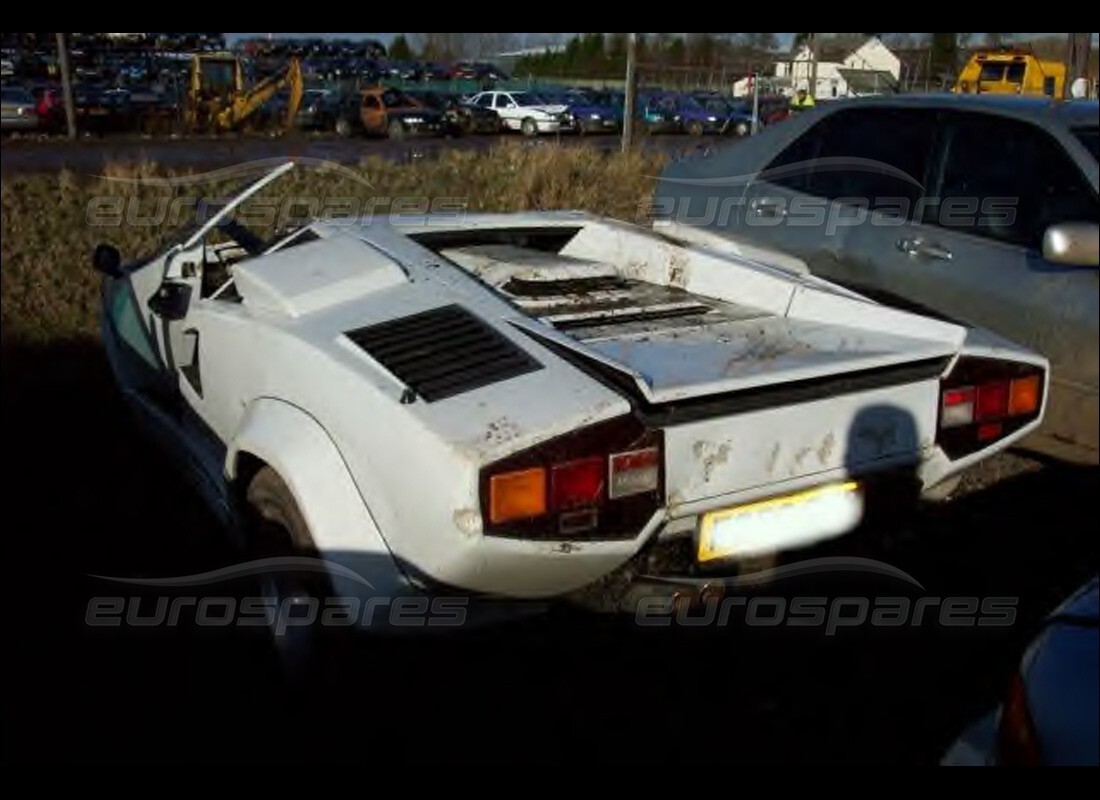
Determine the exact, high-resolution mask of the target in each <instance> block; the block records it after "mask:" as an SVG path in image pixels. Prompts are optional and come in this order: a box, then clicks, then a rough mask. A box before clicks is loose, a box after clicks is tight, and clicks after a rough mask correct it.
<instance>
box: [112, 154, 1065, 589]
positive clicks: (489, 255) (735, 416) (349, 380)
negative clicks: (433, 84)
mask: <svg viewBox="0 0 1100 800" xmlns="http://www.w3.org/2000/svg"><path fill="white" fill-rule="evenodd" d="M292 167H293V165H292V164H289V165H284V166H281V167H279V168H278V169H277V170H275V171H274V172H272V173H270V174H268V175H267V176H265V177H263V178H262V179H260V180H259V181H257V182H255V183H254V184H253V185H251V186H250V187H248V188H247V189H246V190H245V191H244V192H242V193H241V194H240V195H239V196H237V197H236V198H235V199H233V200H232V201H231V202H229V203H228V204H226V205H225V206H224V207H223V208H222V210H221V211H220V212H219V213H218V214H216V215H214V216H213V217H212V218H211V219H209V220H207V221H205V222H204V223H203V224H201V225H196V226H194V227H192V228H191V229H190V230H188V231H186V232H184V233H183V234H181V235H179V236H178V237H177V238H176V240H175V241H174V242H172V243H171V244H170V245H169V246H168V247H167V249H165V250H164V252H161V253H159V254H158V255H156V256H154V257H152V258H146V259H144V260H141V261H137V262H134V263H132V264H127V263H125V262H124V261H123V260H122V258H121V256H120V254H119V252H118V251H117V250H116V249H114V248H113V247H111V246H109V245H100V246H99V247H98V248H97V250H96V253H95V255H94V257H93V261H94V265H95V267H96V269H98V270H99V271H100V272H102V273H103V274H104V276H105V280H104V290H103V300H104V309H103V310H104V313H103V342H104V346H105V349H106V352H107V354H108V357H109V360H110V364H111V366H112V369H113V372H114V374H115V376H116V378H117V382H118V384H119V386H120V388H121V391H122V393H123V395H124V396H125V398H126V399H127V400H128V401H129V402H130V403H131V404H132V406H133V407H134V408H135V409H137V411H138V414H137V416H138V417H139V418H140V419H141V420H142V421H144V423H146V424H147V425H148V427H149V428H150V429H151V430H152V431H153V432H155V434H156V436H157V438H158V439H160V440H162V441H165V442H167V443H168V449H169V451H170V452H172V453H174V454H175V455H177V456H179V457H180V461H181V464H183V465H184V466H185V467H186V471H187V472H188V473H189V474H190V475H191V477H192V478H193V479H194V480H195V482H196V484H197V486H198V487H199V489H200V491H201V493H202V495H203V496H204V497H205V499H206V500H207V501H208V502H209V504H210V505H211V507H212V508H213V509H214V510H215V511H216V512H217V514H218V515H219V516H220V518H221V519H223V520H224V521H225V523H226V524H227V529H228V530H230V531H232V532H233V534H234V535H239V536H240V539H241V541H242V542H243V543H244V544H246V545H247V546H249V547H250V548H254V549H253V551H252V552H255V553H262V554H266V555H270V554H277V553H282V554H291V555H293V554H302V555H310V556H312V557H314V558H319V559H322V560H323V563H324V564H326V565H328V567H326V569H327V571H328V574H327V575H325V580H326V585H327V586H329V587H330V590H331V591H334V592H336V593H338V594H340V595H343V596H347V595H352V596H363V595H386V596H398V595H401V596H404V595H415V596H417V597H432V596H438V593H439V592H456V591H457V592H465V593H468V594H469V596H474V597H495V598H510V599H534V598H550V597H555V596H559V595H563V594H566V593H569V592H572V591H573V590H577V589H579V588H581V587H585V586H586V585H589V584H591V583H592V582H595V581H598V580H599V579H601V578H604V577H606V576H608V575H609V574H611V573H615V572H616V571H618V570H620V568H623V567H624V566H626V565H627V564H628V563H630V562H631V561H632V560H633V559H636V558H640V557H641V556H642V555H643V554H644V553H645V552H646V551H647V549H648V548H650V547H652V546H654V545H655V543H657V542H661V541H668V540H670V539H676V540H678V541H680V542H681V543H683V542H690V543H691V544H690V548H691V552H692V553H693V558H694V559H695V562H696V563H697V564H698V565H699V566H701V567H705V568H712V569H716V570H720V569H722V568H723V567H724V566H728V565H733V564H736V563H737V561H738V560H739V559H745V558H747V557H754V556H760V555H762V554H769V553H774V552H780V551H789V550H791V549H793V548H799V547H802V546H806V545H809V544H812V543H815V542H818V541H821V540H825V539H828V538H830V537H836V536H840V535H842V534H845V533H847V532H849V531H852V530H853V529H855V528H856V527H857V526H859V525H860V523H861V520H863V519H864V517H865V515H866V514H867V511H868V508H869V507H870V506H871V504H873V503H874V501H875V498H876V496H877V493H878V492H879V491H884V487H886V486H887V485H889V486H891V487H893V488H896V487H897V486H899V485H903V486H907V487H909V488H910V489H911V490H912V494H913V496H914V497H916V496H918V495H920V494H921V493H934V492H936V491H942V488H943V487H944V486H945V485H949V484H950V482H951V481H952V479H954V478H955V477H956V476H957V475H958V473H959V472H960V471H962V470H964V469H966V468H967V467H969V466H971V465H973V464H974V463H975V462H977V461H979V460H981V459H983V458H986V457H987V456H989V455H990V454H992V453H994V452H996V451H999V450H1001V449H1003V448H1005V447H1006V446H1008V445H1009V444H1011V443H1012V442H1014V441H1016V440H1018V439H1020V438H1021V437H1023V436H1025V435H1026V434H1028V433H1029V432H1030V431H1032V430H1033V429H1034V428H1035V427H1036V426H1037V425H1038V424H1039V422H1040V419H1041V417H1042V415H1043V410H1044V404H1045V400H1046V394H1047V382H1048V369H1047V362H1046V360H1045V359H1044V358H1042V357H1041V356H1038V355H1036V354H1034V353H1031V352H1028V351H1026V350H1024V349H1021V348H1018V347H1016V346H1014V345H1012V344H1011V343H1008V342H1005V341H1003V340H1001V339H998V338H996V337H994V336H992V335H990V334H986V333H983V332H980V331H973V330H967V329H965V328H963V327H959V326H956V325H954V324H949V323H946V322H943V321H939V320H935V319H931V318H926V317H923V316H917V315H914V314H912V313H908V312H903V311H899V310H895V309H892V308H888V307H885V306H883V305H880V304H877V303H875V302H872V301H870V300H868V299H866V298H863V297H861V296H859V295H856V294H854V293H852V292H850V291H847V290H844V289H840V288H837V287H835V286H833V285H831V284H829V283H827V282H825V281H823V280H821V279H818V278H815V277H813V276H811V275H808V274H803V273H800V272H799V271H798V270H796V269H792V268H790V265H788V264H785V263H784V262H783V259H782V257H780V256H778V255H776V256H775V258H771V259H769V256H768V253H767V252H764V251H755V250H754V251H749V250H744V249H740V248H738V247H737V245H735V244H733V243H730V242H728V241H726V240H723V239H720V238H717V237H714V236H713V235H712V234H705V233H703V232H691V231H690V230H688V229H686V228H685V229H676V228H669V229H667V230H660V229H652V228H646V227H641V226H636V225H632V224H627V223H623V222H619V221H615V220H611V219H603V218H598V217H594V216H591V215H588V214H584V213H578V212H555V213H518V214H485V215H473V214H469V215H465V216H464V217H463V216H462V215H456V214H448V215H447V218H446V219H443V218H436V217H433V216H431V215H427V216H422V217H419V218H416V219H409V220H404V221H395V220H392V219H391V220H389V221H376V222H371V223H369V224H368V223H363V222H361V221H360V222H356V223H350V222H342V223H340V222H336V221H328V222H323V221H313V222H309V223H308V224H304V225H300V226H298V227H296V228H294V229H293V230H288V231H284V232H283V233H281V234H280V235H278V236H276V237H274V238H272V239H269V240H264V239H262V238H261V237H259V236H258V235H257V234H256V233H255V232H253V231H252V230H250V229H248V228H246V227H245V226H243V225H241V224H240V223H239V222H237V221H236V217H237V216H239V215H235V214H234V213H233V210H234V208H236V207H238V206H239V205H240V204H241V203H242V202H244V201H245V200H246V199H247V198H248V197H249V196H251V195H253V194H254V193H255V192H258V191H260V190H261V189H262V188H263V187H264V186H266V185H268V184H269V183H270V182H271V181H272V180H274V179H275V178H277V177H278V176H279V175H281V174H283V173H285V172H286V171H287V170H288V169H291V168H292ZM893 488H892V489H891V491H893Z"/></svg>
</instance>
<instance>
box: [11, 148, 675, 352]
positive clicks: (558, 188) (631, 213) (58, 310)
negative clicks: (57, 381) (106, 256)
mask: <svg viewBox="0 0 1100 800" xmlns="http://www.w3.org/2000/svg"><path fill="white" fill-rule="evenodd" d="M660 168H661V157H660V156H657V155H653V154H643V153H632V154H628V155H622V154H618V153H614V154H606V153H601V152H599V151H596V150H594V149H590V148H583V147H571V148H561V147H556V146H552V145H549V146H541V147H524V146H519V145H514V144H509V145H506V146H502V147H499V148H496V149H495V150H493V151H492V152H490V153H476V152H471V151H447V152H445V153H444V154H443V155H442V156H441V157H440V158H439V159H437V160H425V161H420V162H414V163H412V164H394V163H392V162H388V161H384V160H381V159H368V160H365V161H363V162H362V163H361V164H360V165H359V166H358V167H357V168H355V172H357V173H358V174H360V175H362V176H363V177H365V178H366V180H367V181H368V182H369V184H370V186H369V188H368V187H367V186H365V185H364V184H363V183H361V182H360V181H357V180H354V179H353V178H352V177H350V176H348V175H347V174H346V173H342V172H341V171H335V172H330V171H322V170H315V169H310V168H307V169H305V170H302V171H301V174H300V175H295V176H291V177H289V178H288V179H286V180H283V181H279V182H276V184H274V185H273V187H272V190H271V192H269V193H267V195H266V196H267V197H278V196H299V197H301V196H319V197H333V196H341V197H355V198H359V199H360V200H365V199H367V198H368V197H371V196H374V197H376V198H377V197H389V198H392V197H410V196H426V197H429V198H440V197H447V198H459V197H460V198H465V202H466V207H467V208H468V209H469V210H471V211H519V210H545V209H559V208H577V209H584V210H588V211H592V212H595V213H599V214H605V215H608V216H613V217H619V218H622V219H634V218H635V216H636V214H637V210H638V208H639V207H640V205H641V204H642V203H643V202H644V201H645V199H646V198H647V197H649V196H650V195H651V193H652V190H653V176H655V175H656V174H657V173H658V172H659V170H660ZM105 174H106V176H107V177H108V178H126V179H132V178H140V177H157V176H159V177H174V176H180V175H187V174H188V173H187V172H170V171H163V170H161V169H160V168H158V166H157V165H155V164H140V165H136V166H134V165H131V166H126V167H120V166H114V167H110V168H108V169H107V170H106V172H105ZM239 185H241V181H240V179H239V178H238V179H236V180H235V181H230V182H227V183H223V184H217V183H214V184H211V183H188V184H186V185H181V186H171V187H164V186H151V185H148V184H139V183H134V182H131V181H115V180H108V179H104V178H90V177H84V176H77V175H75V174H73V173H71V172H67V171H65V172H62V173H60V174H58V175H26V176H14V177H10V178H7V177H6V178H4V180H3V182H2V184H0V205H2V211H0V224H2V230H0V319H2V326H0V333H2V337H3V340H4V343H5V345H7V344H11V343H13V342H16V341H18V342H27V343H44V342H48V341H51V340H57V339H68V338H72V337H78V336H83V335H88V334H91V335H95V333H96V328H97V314H98V309H97V306H98V286H99V281H98V276H97V275H96V273H94V272H93V270H92V269H91V267H90V265H89V256H90V254H91V251H92V249H93V248H94V247H95V245H96V244H97V243H99V242H101V241H106V242H110V243H111V244H114V245H115V246H117V247H118V248H119V249H120V250H121V251H122V253H123V256H124V258H139V257H142V256H145V255H150V254H152V253H153V252H155V250H156V248H157V247H158V246H159V245H160V244H161V243H162V242H163V241H164V240H165V239H166V238H167V237H168V236H170V235H171V233H172V229H171V227H170V226H168V225H156V226H148V225H145V226H142V225H123V226H121V227H108V228H104V227H101V226H98V227H97V226H94V225H91V224H89V209H90V207H91V206H90V203H91V201H92V199H93V198H95V197H119V196H122V197H126V198H134V199H136V201H137V208H138V209H140V213H141V214H152V213H153V212H154V211H155V210H156V209H157V207H158V203H160V204H163V203H165V202H166V201H167V199H170V198H172V197H180V196H188V197H198V196H211V195H213V196H223V197H224V196H227V195H229V194H231V193H232V192H233V191H234V189H235V188H236V187H238V186H239ZM384 208H385V206H384V205H382V204H380V205H378V206H377V210H384Z"/></svg>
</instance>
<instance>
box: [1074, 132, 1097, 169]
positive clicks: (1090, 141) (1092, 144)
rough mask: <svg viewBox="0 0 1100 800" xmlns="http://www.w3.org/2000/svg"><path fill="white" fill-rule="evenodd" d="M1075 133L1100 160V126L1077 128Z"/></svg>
mask: <svg viewBox="0 0 1100 800" xmlns="http://www.w3.org/2000/svg"><path fill="white" fill-rule="evenodd" d="M1073 135H1074V136H1076V137H1077V138H1078V140H1079V141H1080V142H1081V144H1083V145H1084V146H1085V149H1086V150H1088V151H1089V152H1090V153H1092V157H1093V158H1095V159H1096V160H1097V161H1100V128H1075V129H1074V131H1073Z"/></svg>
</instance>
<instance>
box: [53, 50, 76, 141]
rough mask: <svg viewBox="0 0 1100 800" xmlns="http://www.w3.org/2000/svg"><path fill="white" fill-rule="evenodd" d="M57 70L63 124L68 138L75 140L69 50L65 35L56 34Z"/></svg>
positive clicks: (74, 110)
mask: <svg viewBox="0 0 1100 800" xmlns="http://www.w3.org/2000/svg"><path fill="white" fill-rule="evenodd" d="M57 68H58V71H60V72H61V95H62V97H63V99H64V101H65V123H66V125H67V126H68V129H69V138H70V139H75V138H76V109H75V108H74V107H73V81H72V78H71V77H70V75H69V48H68V47H66V46H65V34H63V33H59V34H57Z"/></svg>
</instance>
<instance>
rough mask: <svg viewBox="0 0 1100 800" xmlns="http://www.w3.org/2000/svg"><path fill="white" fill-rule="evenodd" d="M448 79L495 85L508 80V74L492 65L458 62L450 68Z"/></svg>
mask: <svg viewBox="0 0 1100 800" xmlns="http://www.w3.org/2000/svg"><path fill="white" fill-rule="evenodd" d="M450 77H451V78H454V79H456V80H466V81H478V82H479V83H496V82H498V81H506V80H508V73H507V72H505V71H504V70H502V69H499V68H498V67H495V66H493V65H492V64H485V63H482V62H477V61H460V62H458V63H457V64H455V65H454V66H452V67H451V72H450Z"/></svg>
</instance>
